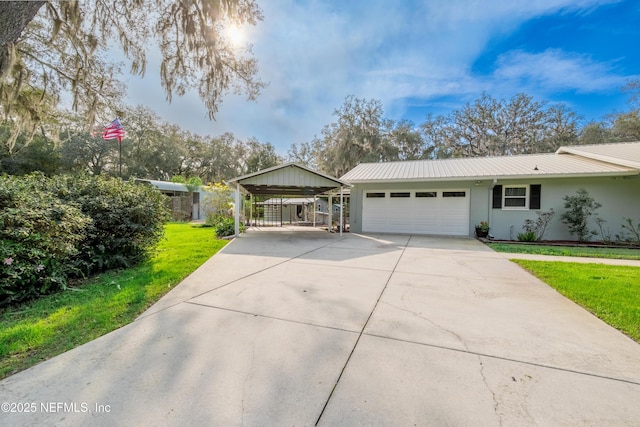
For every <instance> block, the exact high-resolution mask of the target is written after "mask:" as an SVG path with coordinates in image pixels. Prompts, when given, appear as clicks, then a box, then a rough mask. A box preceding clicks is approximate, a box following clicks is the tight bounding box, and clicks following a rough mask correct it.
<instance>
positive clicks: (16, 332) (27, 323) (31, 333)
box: [0, 223, 227, 378]
mask: <svg viewBox="0 0 640 427" xmlns="http://www.w3.org/2000/svg"><path fill="white" fill-rule="evenodd" d="M226 243H227V241H225V240H218V239H216V237H215V231H214V230H213V229H212V228H202V227H194V226H192V225H191V224H184V223H182V224H177V223H176V224H167V225H166V227H165V239H163V241H162V242H161V243H160V245H159V246H158V249H157V252H156V253H155V255H154V256H153V257H152V259H151V260H150V261H149V262H147V263H145V264H142V265H139V266H136V267H133V268H129V269H126V270H121V271H114V272H108V273H105V274H101V275H99V276H96V277H94V278H92V279H90V280H88V281H86V282H85V283H82V284H79V285H77V286H75V287H73V288H70V289H68V290H67V291H64V292H61V293H57V294H54V295H50V296H47V297H44V298H41V299H38V300H35V301H32V302H28V303H25V304H22V305H19V306H16V307H11V308H7V309H4V310H2V311H0V378H4V377H6V376H8V375H11V374H14V373H16V372H18V371H21V370H24V369H26V368H28V367H30V366H32V365H35V364H36V363H39V362H41V361H43V360H46V359H49V358H51V357H53V356H56V355H58V354H60V353H63V352H65V351H67V350H70V349H72V348H74V347H77V346H79V345H81V344H84V343H86V342H88V341H91V340H93V339H95V338H98V337H99V336H101V335H104V334H106V333H108V332H111V331H113V330H115V329H117V328H120V327H122V326H124V325H126V324H128V323H131V322H132V321H133V320H134V319H135V318H136V317H138V316H139V315H140V314H141V313H142V312H143V311H145V310H146V309H147V308H148V307H149V306H151V305H152V304H153V303H155V302H156V301H158V300H159V299H160V297H162V296H163V295H164V294H166V293H167V292H168V291H170V290H171V288H172V287H173V286H174V285H176V284H178V283H180V281H182V279H184V278H185V277H186V276H188V275H189V274H190V273H191V272H192V271H194V270H195V269H196V268H198V267H199V266H200V265H202V264H203V263H204V262H205V261H206V260H207V259H209V258H210V257H211V256H212V255H213V254H215V253H216V252H217V251H219V250H220V249H222V247H224V245H225V244H226Z"/></svg>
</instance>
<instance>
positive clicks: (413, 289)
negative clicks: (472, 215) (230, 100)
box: [0, 230, 640, 426]
mask: <svg viewBox="0 0 640 427" xmlns="http://www.w3.org/2000/svg"><path fill="white" fill-rule="evenodd" d="M0 402H8V403H9V404H11V405H12V406H11V407H9V409H15V410H16V411H21V412H22V413H3V414H1V415H0V419H1V420H2V421H1V423H2V424H3V425H12V426H17V425H74V426H76V425H78V426H79V425H98V426H99V425H104V426H107V425H109V426H110V425H219V426H236V425H237V426H240V425H243V426H312V425H321V426H358V425H362V426H371V425H380V426H413V425H474V426H475V425H483V426H493V425H495V426H507V425H518V426H521V425H594V426H603V425H638V424H640V404H638V402H640V345H638V344H637V343H635V342H633V341H632V340H630V339H629V338H627V337H626V336H624V335H623V334H621V333H619V332H618V331H616V330H614V329H613V328H611V327H609V326H607V325H606V324H604V323H603V322H601V321H600V320H598V319H597V318H595V317H594V316H592V315H591V314H589V313H588V312H586V311H585V310H583V309H582V308H580V307H578V306H577V305H575V304H574V303H572V302H571V301H569V300H567V299H565V298H564V297H562V296H561V295H559V294H558V293H557V292H555V291H554V290H552V289H551V288H549V287H548V286H546V285H545V284H543V283H542V282H540V281H539V280H537V279H535V278H534V277H533V276H531V275H529V274H528V273H526V272H525V271H523V270H522V269H521V268H519V267H518V266H517V265H515V264H513V263H511V262H510V261H508V260H507V259H505V258H504V257H503V256H502V255H501V254H498V253H495V252H493V251H491V250H490V249H488V248H486V247H485V246H483V245H482V244H480V243H479V242H477V241H475V240H471V239H455V238H436V237H424V236H388V235H385V236H364V235H355V234H351V235H349V234H347V235H345V236H344V237H343V238H340V237H339V236H337V235H335V234H328V233H323V232H317V231H295V232H288V231H283V230H278V231H249V232H248V233H246V234H245V235H243V236H242V237H241V238H239V239H236V240H235V241H233V242H232V243H230V244H229V245H228V246H227V247H225V248H224V250H223V251H221V252H220V253H218V254H217V255H216V256H214V257H213V258H211V259H210V260H209V261H207V263H205V264H204V265H203V266H202V267H201V268H200V269H198V270H197V271H196V272H194V273H193V274H192V275H191V276H190V277H188V278H187V279H186V280H185V281H184V282H183V283H182V284H181V285H180V286H178V287H176V288H175V289H174V290H172V291H171V292H170V293H169V294H168V295H166V296H165V297H164V298H163V299H162V300H161V301H160V302H158V303H157V304H156V305H154V306H153V307H152V308H151V309H150V310H148V311H147V312H146V313H145V314H144V315H142V316H141V317H140V318H139V319H138V320H137V321H135V322H134V323H132V324H130V325H128V326H126V327H124V328H121V329H119V330H117V331H115V332H112V333H110V334H108V335H106V336H104V337H102V338H99V339H97V340H95V341H92V342H90V343H88V344H86V345H84V346H81V347H79V348H77V349H75V350H72V351H69V352H67V353H65V354H63V355H61V356H59V357H56V358H54V359H52V360H49V361H47V362H44V363H42V364H40V365H38V366H35V367H33V368H31V369H29V370H27V371H24V372H21V373H19V374H17V375H14V376H12V377H9V378H7V379H5V380H3V381H2V382H0ZM20 405H22V406H20ZM25 405H28V407H27V406H25ZM7 408H8V407H7V406H5V405H3V411H5V409H7ZM25 408H27V409H25ZM25 410H29V411H30V412H29V413H25Z"/></svg>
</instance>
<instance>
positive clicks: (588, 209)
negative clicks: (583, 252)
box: [561, 188, 602, 242]
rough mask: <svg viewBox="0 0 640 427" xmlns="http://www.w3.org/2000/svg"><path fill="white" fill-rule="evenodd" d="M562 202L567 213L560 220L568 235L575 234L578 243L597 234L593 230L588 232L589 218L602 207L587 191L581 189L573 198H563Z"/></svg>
mask: <svg viewBox="0 0 640 427" xmlns="http://www.w3.org/2000/svg"><path fill="white" fill-rule="evenodd" d="M563 200H564V207H565V209H567V211H566V212H564V213H563V214H562V217H561V218H562V222H563V223H565V224H567V226H568V227H569V233H571V234H572V235H573V234H576V235H577V236H578V241H580V242H585V241H587V240H588V236H589V235H596V234H598V232H597V231H595V230H592V231H589V230H588V226H589V218H590V217H591V215H593V214H594V213H595V211H596V210H597V209H598V208H599V207H600V206H602V205H601V204H600V203H598V202H596V201H595V199H594V198H593V197H591V195H590V194H589V193H588V192H587V190H585V189H584V188H581V189H579V190H578V191H577V193H576V195H575V196H564V197H563Z"/></svg>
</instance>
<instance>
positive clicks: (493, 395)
mask: <svg viewBox="0 0 640 427" xmlns="http://www.w3.org/2000/svg"><path fill="white" fill-rule="evenodd" d="M383 304H386V305H388V306H390V307H393V308H395V309H396V310H400V311H404V312H406V313H410V314H412V315H414V316H416V317H418V318H420V319H422V320H424V321H426V322H428V323H429V324H430V325H432V326H434V327H435V328H437V329H439V330H441V331H443V332H446V333H447V334H449V335H451V336H453V337H455V338H456V339H457V340H458V341H459V342H460V344H462V346H463V347H464V349H465V351H466V352H467V353H469V354H474V352H472V351H471V350H470V349H469V347H468V346H467V343H466V342H465V341H464V339H463V338H462V337H461V336H460V335H459V334H458V333H456V332H455V331H453V330H451V329H447V328H445V327H443V326H441V325H439V324H437V323H436V322H434V321H433V320H431V319H429V318H428V317H426V316H424V315H423V314H422V313H417V312H415V311H413V310H410V309H408V308H404V307H399V306H397V305H395V304H391V303H389V302H386V301H383ZM475 355H476V357H477V358H478V363H479V364H480V376H481V377H482V382H483V384H484V386H485V387H486V388H487V390H489V393H491V398H492V400H493V411H494V412H495V414H496V416H497V417H498V423H499V424H500V426H502V425H503V423H502V416H501V415H500V412H499V406H500V402H498V398H497V396H496V393H495V392H494V391H493V390H492V389H491V387H489V383H488V382H487V377H486V376H485V374H484V363H483V361H482V357H481V356H480V355H479V354H475Z"/></svg>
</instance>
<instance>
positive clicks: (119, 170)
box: [118, 138, 122, 179]
mask: <svg viewBox="0 0 640 427" xmlns="http://www.w3.org/2000/svg"><path fill="white" fill-rule="evenodd" d="M118 145H119V146H120V150H119V153H118V172H119V173H120V179H122V139H120V138H118Z"/></svg>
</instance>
